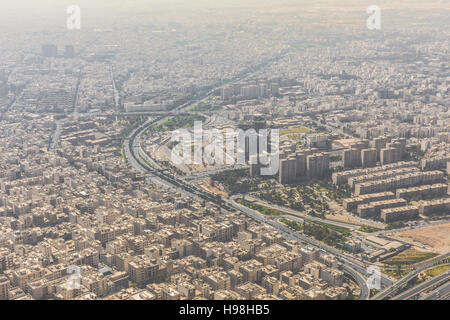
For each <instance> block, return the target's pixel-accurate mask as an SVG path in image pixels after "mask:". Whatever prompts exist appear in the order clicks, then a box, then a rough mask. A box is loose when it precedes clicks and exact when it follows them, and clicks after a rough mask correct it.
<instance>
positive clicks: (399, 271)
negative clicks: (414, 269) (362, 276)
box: [381, 269, 411, 279]
mask: <svg viewBox="0 0 450 320" xmlns="http://www.w3.org/2000/svg"><path fill="white" fill-rule="evenodd" d="M381 272H383V273H384V274H387V275H388V276H391V277H393V278H395V279H401V278H403V277H404V276H406V275H407V274H408V273H410V272H411V269H397V270H392V269H381Z"/></svg>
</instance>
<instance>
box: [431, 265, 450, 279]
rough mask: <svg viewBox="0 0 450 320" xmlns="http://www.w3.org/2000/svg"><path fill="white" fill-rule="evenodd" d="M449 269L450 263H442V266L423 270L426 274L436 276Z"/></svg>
mask: <svg viewBox="0 0 450 320" xmlns="http://www.w3.org/2000/svg"><path fill="white" fill-rule="evenodd" d="M448 270H450V264H444V265H442V266H437V267H434V268H433V269H430V270H427V271H425V273H426V275H427V276H430V277H436V276H438V275H440V274H441V273H444V272H445V271H448Z"/></svg>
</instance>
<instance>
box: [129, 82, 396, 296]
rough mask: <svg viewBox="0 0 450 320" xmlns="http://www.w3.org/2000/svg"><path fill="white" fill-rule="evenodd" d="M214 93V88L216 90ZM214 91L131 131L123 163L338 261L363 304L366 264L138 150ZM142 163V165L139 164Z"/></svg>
mask: <svg viewBox="0 0 450 320" xmlns="http://www.w3.org/2000/svg"><path fill="white" fill-rule="evenodd" d="M242 80H243V78H241V79H237V80H235V81H242ZM216 89H217V88H216ZM216 89H212V90H210V91H209V92H207V93H206V94H205V95H204V96H202V97H201V98H198V99H196V100H194V101H192V102H187V103H185V104H183V105H181V106H179V107H178V108H176V109H174V110H172V111H171V112H170V113H169V114H166V115H165V116H163V117H160V118H158V119H153V120H148V121H147V122H145V123H144V124H142V125H140V126H139V127H138V128H136V129H134V130H133V131H132V132H131V134H130V135H129V136H128V137H127V138H126V139H125V142H124V150H125V156H126V159H127V160H128V161H129V163H130V164H131V166H132V167H133V168H135V169H136V170H137V171H138V172H141V173H144V174H148V175H147V177H148V179H150V180H151V181H152V182H153V183H154V184H155V185H157V186H160V187H163V188H170V189H172V190H176V191H178V192H181V193H182V194H184V195H186V196H190V197H193V198H194V199H203V200H206V201H211V202H213V203H215V204H217V205H219V206H220V207H221V209H222V210H228V211H230V210H233V209H234V210H238V211H241V212H243V213H244V214H245V215H247V216H248V217H250V218H252V219H254V220H256V221H259V222H262V223H265V224H268V225H271V226H272V227H274V228H275V229H277V230H278V231H279V232H280V234H281V235H283V236H284V237H285V238H286V239H290V240H297V241H299V242H301V243H304V244H309V245H312V246H314V247H317V248H319V249H321V250H322V251H323V252H327V253H331V254H333V255H335V256H336V257H337V258H338V260H339V261H341V262H342V263H343V265H344V267H343V270H344V272H345V273H346V274H349V275H351V276H352V278H353V279H354V280H355V281H356V282H357V283H358V284H359V285H360V287H361V295H360V297H359V298H360V299H362V300H365V299H368V298H369V294H370V293H369V288H368V285H367V282H366V280H365V279H364V277H368V276H370V275H369V274H367V267H368V266H369V264H366V263H364V262H361V261H358V260H357V259H355V258H354V257H352V256H350V255H348V254H346V253H343V252H341V251H339V250H337V249H335V248H332V247H330V246H327V245H325V244H323V243H321V242H319V241H317V240H314V239H312V238H309V237H307V236H305V235H303V234H301V233H299V232H296V231H294V230H292V229H290V228H289V227H287V226H286V225H284V224H282V223H279V222H278V221H275V220H272V219H269V218H267V217H265V216H264V215H262V214H261V213H259V212H257V211H255V210H252V209H250V208H248V207H246V206H243V205H240V204H239V203H237V202H235V201H234V200H233V199H223V200H218V199H217V197H216V196H215V195H213V194H212V193H210V192H207V191H205V190H203V189H199V188H197V187H195V186H193V185H189V184H187V183H186V182H185V181H183V180H181V179H179V178H176V177H174V176H172V175H169V174H165V173H164V172H163V170H164V168H161V167H160V166H159V165H158V164H157V163H156V162H155V161H154V160H153V159H152V158H151V157H149V156H148V155H147V154H146V153H145V152H144V151H143V150H142V148H141V145H140V137H141V135H142V133H143V132H145V131H146V129H147V128H148V127H150V126H151V125H154V124H159V123H161V122H163V121H166V120H167V119H169V117H171V116H172V115H176V114H181V113H182V112H184V111H185V110H186V109H187V108H190V107H191V106H194V105H196V104H198V103H200V102H202V101H205V100H206V99H208V98H209V97H210V96H211V95H212V94H213V92H214V91H215V90H216ZM144 159H145V161H143V160H144ZM380 280H381V285H382V286H390V285H392V284H393V281H392V280H391V279H390V278H388V277H386V276H383V275H381V279H380Z"/></svg>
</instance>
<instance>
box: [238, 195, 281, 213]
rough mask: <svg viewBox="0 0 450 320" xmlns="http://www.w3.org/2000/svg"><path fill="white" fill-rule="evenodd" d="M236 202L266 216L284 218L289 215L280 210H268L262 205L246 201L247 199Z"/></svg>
mask: <svg viewBox="0 0 450 320" xmlns="http://www.w3.org/2000/svg"><path fill="white" fill-rule="evenodd" d="M236 202H238V203H240V204H242V205H244V206H246V207H249V208H251V209H253V210H256V211H258V212H260V213H262V214H263V215H265V216H282V215H286V214H287V213H285V212H282V211H279V210H275V209H271V208H267V207H265V206H262V205H260V204H257V203H253V202H250V201H248V200H245V199H238V200H237V201H236Z"/></svg>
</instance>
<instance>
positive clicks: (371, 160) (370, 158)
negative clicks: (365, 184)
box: [361, 148, 377, 168]
mask: <svg viewBox="0 0 450 320" xmlns="http://www.w3.org/2000/svg"><path fill="white" fill-rule="evenodd" d="M376 164H377V149H375V148H371V149H363V150H361V166H362V167H363V168H370V167H375V165H376Z"/></svg>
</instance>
